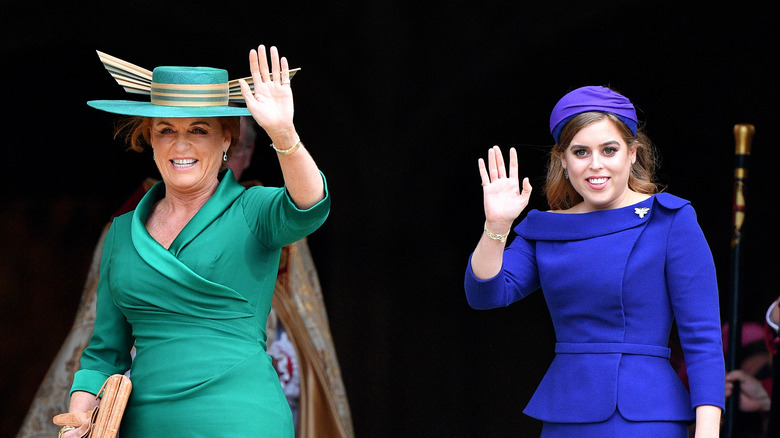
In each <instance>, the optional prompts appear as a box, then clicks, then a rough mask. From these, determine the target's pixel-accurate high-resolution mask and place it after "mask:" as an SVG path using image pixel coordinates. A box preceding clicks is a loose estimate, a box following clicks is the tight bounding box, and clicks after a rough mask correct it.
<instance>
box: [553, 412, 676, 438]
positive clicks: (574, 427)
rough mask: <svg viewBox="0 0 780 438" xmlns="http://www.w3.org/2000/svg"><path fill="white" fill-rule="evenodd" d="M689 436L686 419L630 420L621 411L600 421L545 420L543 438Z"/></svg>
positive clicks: (674, 437) (667, 437)
mask: <svg viewBox="0 0 780 438" xmlns="http://www.w3.org/2000/svg"><path fill="white" fill-rule="evenodd" d="M570 437H577V438H623V437H631V438H660V437H663V438H688V423H686V422H684V421H630V420H626V419H625V418H624V417H623V416H622V415H620V412H619V411H618V410H617V409H615V413H614V414H612V416H611V417H610V418H609V419H607V420H606V421H602V422H599V423H552V422H547V421H545V422H544V425H543V426H542V435H541V438H570Z"/></svg>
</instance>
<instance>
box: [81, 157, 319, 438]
mask: <svg viewBox="0 0 780 438" xmlns="http://www.w3.org/2000/svg"><path fill="white" fill-rule="evenodd" d="M323 179H324V177H323ZM164 189H165V187H164V185H163V184H162V183H158V184H157V185H155V186H154V187H152V189H150V190H149V192H148V193H147V194H146V196H145V197H144V198H143V199H142V200H141V202H140V203H139V205H138V207H137V208H136V210H135V211H134V212H130V213H127V214H125V215H122V216H120V217H118V218H116V219H115V220H114V222H113V224H112V225H111V229H110V230H109V232H108V235H107V237H106V242H105V244H104V247H103V258H102V260H101V274H100V280H99V284H98V289H97V306H98V307H97V315H96V320H95V332H94V334H93V335H92V338H91V339H90V343H89V346H88V347H87V348H86V349H85V350H84V353H83V355H82V358H81V370H79V371H78V372H77V373H76V375H75V376H74V382H73V387H72V391H76V390H81V391H87V392H91V393H95V392H97V391H98V390H99V389H100V386H101V385H102V383H103V381H104V380H105V378H106V377H108V376H109V375H111V374H114V373H123V372H125V370H127V369H128V367H130V365H131V363H132V366H131V367H130V369H131V375H130V377H131V379H132V381H133V392H132V394H131V396H130V400H129V403H128V406H127V409H126V411H125V416H124V418H123V422H122V429H121V432H120V433H121V436H122V438H137V437H152V436H165V437H215V436H236V437H239V436H263V437H285V438H290V437H292V436H293V435H294V431H293V424H292V416H291V413H290V409H289V406H288V404H287V401H286V399H285V397H284V394H283V393H282V390H281V387H280V385H279V381H278V377H277V374H276V371H275V370H274V369H273V366H272V363H271V359H270V357H269V356H268V355H267V354H266V353H265V347H266V343H265V341H266V334H265V324H266V319H267V317H268V312H269V311H270V308H271V297H272V294H273V289H274V284H275V282H276V274H277V271H278V265H279V257H280V253H281V248H282V247H283V246H284V245H287V244H290V243H292V242H294V241H297V240H299V239H301V238H303V237H305V236H306V235H308V234H310V233H311V232H313V231H314V230H316V229H317V228H318V227H319V226H320V225H321V224H322V223H323V222H324V221H325V219H326V217H327V215H328V213H329V209H330V195H329V194H327V191H326V197H325V199H324V200H322V201H321V202H319V203H318V204H316V205H315V206H313V207H312V208H310V209H307V210H300V209H298V208H297V207H296V206H295V204H294V203H293V202H292V200H291V199H290V197H289V194H288V193H287V191H286V190H285V189H284V188H270V187H252V188H250V189H244V187H243V186H241V185H240V184H238V183H237V182H236V181H235V178H234V177H233V175H232V173H231V172H230V171H228V172H227V173H226V174H225V175H224V177H223V178H222V181H221V183H220V185H219V187H218V189H217V191H216V193H215V194H214V195H213V196H212V198H211V199H209V201H207V202H206V204H204V205H203V207H201V210H200V211H199V212H198V213H197V214H196V215H195V216H194V217H193V218H192V220H191V221H190V222H189V223H188V224H187V225H186V226H185V227H184V229H182V231H181V232H180V234H179V235H178V236H177V237H176V239H175V240H174V241H173V243H172V244H171V246H170V248H169V249H167V250H166V249H165V248H163V247H162V246H161V245H160V244H158V243H157V242H156V241H155V240H154V239H153V238H152V237H151V236H150V235H149V233H148V232H147V231H146V228H145V225H144V224H145V222H146V219H147V217H148V215H149V213H150V212H151V210H152V207H153V206H154V203H155V202H156V201H157V200H159V199H161V198H162V197H163V196H164ZM133 342H135V346H136V351H137V354H136V357H135V360H132V361H131V358H130V349H131V347H132V345H133Z"/></svg>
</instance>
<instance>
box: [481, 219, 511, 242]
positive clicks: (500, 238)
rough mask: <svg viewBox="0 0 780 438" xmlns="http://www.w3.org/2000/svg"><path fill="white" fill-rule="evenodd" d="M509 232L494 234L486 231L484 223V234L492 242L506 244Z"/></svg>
mask: <svg viewBox="0 0 780 438" xmlns="http://www.w3.org/2000/svg"><path fill="white" fill-rule="evenodd" d="M509 231H512V230H511V229H510V230H509ZM509 231H507V232H506V234H496V233H494V232H492V231H490V230H488V227H487V222H485V234H486V235H487V236H488V237H489V238H491V239H493V240H498V241H499V242H501V243H506V238H507V237H509Z"/></svg>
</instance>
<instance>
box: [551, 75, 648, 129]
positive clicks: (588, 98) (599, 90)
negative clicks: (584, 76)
mask: <svg viewBox="0 0 780 438" xmlns="http://www.w3.org/2000/svg"><path fill="white" fill-rule="evenodd" d="M588 111H597V112H602V113H611V114H614V115H615V116H616V117H617V118H618V119H620V120H621V121H622V122H623V123H625V124H626V126H628V128H629V129H630V130H631V132H632V133H633V134H634V136H636V129H637V124H638V123H637V117H636V109H635V108H634V105H633V104H632V103H631V101H630V100H628V98H626V97H625V96H623V95H622V94H619V93H616V92H614V91H612V90H610V89H609V88H607V87H601V86H587V87H581V88H577V89H576V90H574V91H570V92H569V93H567V94H566V95H565V96H563V97H562V98H561V100H559V101H558V103H556V104H555V107H554V108H553V110H552V114H551V115H550V134H552V136H553V138H554V139H555V142H556V143H558V137H559V136H560V135H561V131H562V130H563V127H564V126H565V125H566V123H567V122H568V121H569V120H571V119H572V118H573V117H574V116H576V115H577V114H582V113H584V112H588Z"/></svg>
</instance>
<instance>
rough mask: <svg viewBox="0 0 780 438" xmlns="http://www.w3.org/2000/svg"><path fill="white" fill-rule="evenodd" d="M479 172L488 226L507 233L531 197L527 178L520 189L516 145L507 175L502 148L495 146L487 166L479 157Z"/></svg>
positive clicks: (511, 150)
mask: <svg viewBox="0 0 780 438" xmlns="http://www.w3.org/2000/svg"><path fill="white" fill-rule="evenodd" d="M479 174H480V176H481V177H482V193H483V197H484V203H485V221H486V225H487V227H488V229H490V231H492V232H494V233H501V234H505V233H508V232H509V228H510V227H511V226H512V222H513V221H514V220H515V219H517V217H518V216H520V213H522V212H523V210H524V209H525V207H526V206H527V205H528V199H529V198H530V196H531V183H530V182H529V181H528V178H523V188H522V191H521V190H520V181H519V177H518V172H517V151H516V150H515V148H511V149H510V150H509V173H508V174H507V169H506V164H505V163H504V156H503V155H502V154H501V149H500V148H499V147H498V146H493V147H492V148H490V150H489V151H488V158H487V166H486V165H485V160H483V159H482V158H480V159H479ZM491 227H492V228H491Z"/></svg>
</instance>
